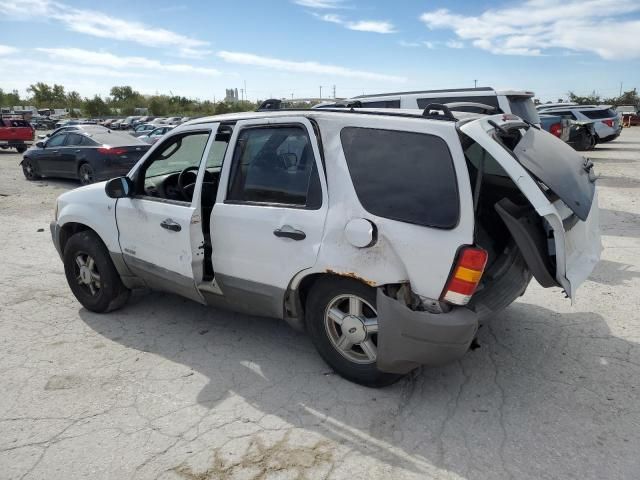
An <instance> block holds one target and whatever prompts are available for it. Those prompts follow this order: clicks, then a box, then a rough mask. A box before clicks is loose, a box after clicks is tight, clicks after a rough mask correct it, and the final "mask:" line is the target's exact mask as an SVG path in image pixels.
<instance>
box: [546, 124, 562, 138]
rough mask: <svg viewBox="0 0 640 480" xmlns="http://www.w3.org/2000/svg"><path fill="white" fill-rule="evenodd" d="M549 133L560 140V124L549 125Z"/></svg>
mask: <svg viewBox="0 0 640 480" xmlns="http://www.w3.org/2000/svg"><path fill="white" fill-rule="evenodd" d="M549 133H550V134H551V135H555V136H556V137H558V138H560V137H561V136H562V124H561V123H554V124H553V125H551V128H549Z"/></svg>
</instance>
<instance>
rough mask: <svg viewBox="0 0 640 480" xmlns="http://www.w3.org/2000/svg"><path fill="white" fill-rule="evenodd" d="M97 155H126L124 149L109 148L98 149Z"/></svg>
mask: <svg viewBox="0 0 640 480" xmlns="http://www.w3.org/2000/svg"><path fill="white" fill-rule="evenodd" d="M98 153H101V154H103V155H124V154H125V153H127V149H126V148H111V147H100V148H99V149H98Z"/></svg>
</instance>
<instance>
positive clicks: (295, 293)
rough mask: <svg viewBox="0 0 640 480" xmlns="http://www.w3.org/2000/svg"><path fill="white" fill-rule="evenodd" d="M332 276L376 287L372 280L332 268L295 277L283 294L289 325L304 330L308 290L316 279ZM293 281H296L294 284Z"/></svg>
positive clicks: (330, 277) (285, 313) (316, 281)
mask: <svg viewBox="0 0 640 480" xmlns="http://www.w3.org/2000/svg"><path fill="white" fill-rule="evenodd" d="M332 278H333V279H336V280H337V279H345V278H348V279H351V280H353V281H356V282H359V283H361V284H362V285H365V286H367V287H371V288H375V287H377V285H376V284H375V283H374V282H371V281H367V280H366V279H364V278H360V277H358V276H356V275H354V274H352V273H339V272H335V271H333V270H327V271H325V272H309V273H308V274H307V275H304V276H303V277H298V278H295V279H294V280H292V281H291V283H290V284H289V287H288V288H287V291H286V293H285V296H284V309H283V312H284V319H285V321H286V322H287V323H288V324H289V325H290V326H291V327H293V328H294V329H295V330H298V331H304V330H305V323H304V315H305V303H306V301H307V297H308V296H309V292H311V289H312V288H313V286H314V285H315V284H317V283H318V281H320V280H325V279H332ZM296 280H297V281H296ZM294 281H296V282H295V284H294Z"/></svg>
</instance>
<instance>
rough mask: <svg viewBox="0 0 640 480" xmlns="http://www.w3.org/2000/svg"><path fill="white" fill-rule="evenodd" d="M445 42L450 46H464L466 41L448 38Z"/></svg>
mask: <svg viewBox="0 0 640 480" xmlns="http://www.w3.org/2000/svg"><path fill="white" fill-rule="evenodd" d="M444 44H445V45H446V46H447V47H449V48H464V43H462V42H460V41H458V40H448V41H446V42H445V43H444Z"/></svg>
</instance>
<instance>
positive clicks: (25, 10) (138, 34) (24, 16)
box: [0, 0, 210, 57]
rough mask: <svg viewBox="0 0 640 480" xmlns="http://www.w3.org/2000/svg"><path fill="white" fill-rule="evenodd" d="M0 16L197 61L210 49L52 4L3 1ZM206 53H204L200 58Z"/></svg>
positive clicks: (43, 0) (179, 36) (99, 14)
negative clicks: (41, 22)
mask: <svg viewBox="0 0 640 480" xmlns="http://www.w3.org/2000/svg"><path fill="white" fill-rule="evenodd" d="M0 14H4V16H5V17H9V18H14V19H18V20H34V19H43V20H45V19H49V20H55V21H58V22H60V23H62V24H63V25H64V26H65V27H66V28H67V29H68V30H71V31H74V32H79V33H84V34H87V35H92V36H94V37H100V38H109V39H115V40H120V41H123V40H124V41H130V42H134V43H138V44H141V45H145V46H151V47H159V48H167V47H169V48H175V49H176V51H177V52H179V53H180V52H182V53H184V56H191V57H194V56H196V55H198V50H202V49H203V48H204V47H207V46H208V45H209V42H205V41H202V40H197V39H195V38H191V37H188V36H185V35H182V34H179V33H176V32H173V31H171V30H167V29H164V28H156V27H152V26H149V25H146V24H144V23H141V22H134V21H129V20H123V19H120V18H116V17H113V16H111V15H107V14H104V13H102V12H99V11H95V10H84V9H79V8H75V7H72V6H69V5H66V4H64V3H59V2H56V1H53V0H21V1H20V2H15V3H8V2H5V1H4V0H0ZM207 52H208V51H206V50H202V52H200V54H201V55H204V54H206V53H207ZM209 53H210V52H209Z"/></svg>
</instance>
